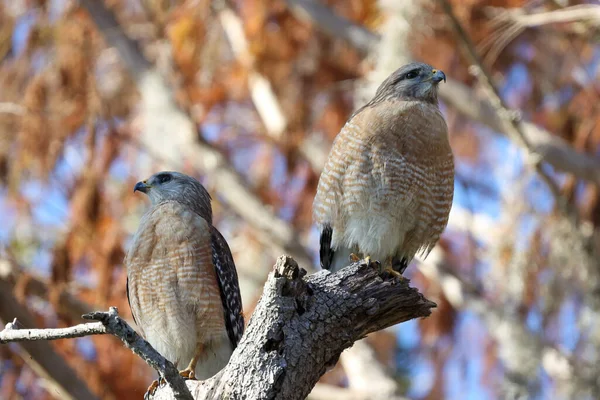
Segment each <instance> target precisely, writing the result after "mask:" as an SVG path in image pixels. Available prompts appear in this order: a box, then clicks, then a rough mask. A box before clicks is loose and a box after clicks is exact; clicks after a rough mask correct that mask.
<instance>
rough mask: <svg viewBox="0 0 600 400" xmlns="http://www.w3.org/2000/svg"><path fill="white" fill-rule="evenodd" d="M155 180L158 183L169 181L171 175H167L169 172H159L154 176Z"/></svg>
mask: <svg viewBox="0 0 600 400" xmlns="http://www.w3.org/2000/svg"><path fill="white" fill-rule="evenodd" d="M156 180H157V181H158V183H165V182H169V181H170V180H171V175H169V174H160V175H157V176H156Z"/></svg>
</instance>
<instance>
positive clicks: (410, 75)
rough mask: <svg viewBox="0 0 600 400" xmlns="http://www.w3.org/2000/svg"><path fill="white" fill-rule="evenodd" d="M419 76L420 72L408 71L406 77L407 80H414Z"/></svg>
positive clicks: (415, 70)
mask: <svg viewBox="0 0 600 400" xmlns="http://www.w3.org/2000/svg"><path fill="white" fill-rule="evenodd" d="M417 76H419V70H417V69H413V70H412V71H408V72H407V73H406V75H404V78H405V79H414V78H416V77H417Z"/></svg>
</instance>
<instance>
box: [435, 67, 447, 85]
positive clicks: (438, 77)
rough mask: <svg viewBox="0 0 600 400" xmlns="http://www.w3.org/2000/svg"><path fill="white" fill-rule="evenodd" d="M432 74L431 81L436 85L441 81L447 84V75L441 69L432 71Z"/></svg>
mask: <svg viewBox="0 0 600 400" xmlns="http://www.w3.org/2000/svg"><path fill="white" fill-rule="evenodd" d="M431 72H432V76H431V80H432V81H434V82H435V83H440V82H441V81H444V82H446V74H445V73H444V71H440V70H439V69H433V70H431Z"/></svg>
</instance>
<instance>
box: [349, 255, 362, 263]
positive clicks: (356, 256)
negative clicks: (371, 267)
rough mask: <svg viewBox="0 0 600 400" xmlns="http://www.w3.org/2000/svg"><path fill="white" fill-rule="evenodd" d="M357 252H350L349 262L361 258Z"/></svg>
mask: <svg viewBox="0 0 600 400" xmlns="http://www.w3.org/2000/svg"><path fill="white" fill-rule="evenodd" d="M359 254H360V253H359ZM359 254H355V253H350V262H352V263H355V262H359V261H360V260H361V259H362V258H361V256H360V255H359Z"/></svg>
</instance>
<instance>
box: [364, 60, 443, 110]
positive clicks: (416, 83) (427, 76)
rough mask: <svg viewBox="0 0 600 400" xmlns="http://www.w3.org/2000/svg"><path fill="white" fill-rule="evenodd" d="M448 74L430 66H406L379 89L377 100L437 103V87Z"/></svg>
mask: <svg viewBox="0 0 600 400" xmlns="http://www.w3.org/2000/svg"><path fill="white" fill-rule="evenodd" d="M441 81H444V82H445V81H446V74H444V72H442V71H440V70H439V69H435V68H433V67H432V66H431V65H429V64H424V63H419V62H414V63H410V64H406V65H404V66H403V67H400V68H399V69H397V70H396V71H395V72H394V73H393V74H391V75H390V76H389V77H388V78H387V79H386V80H385V81H383V83H382V84H381V85H380V86H379V88H378V89H377V94H376V95H375V97H376V98H388V97H398V98H400V99H402V100H423V101H427V102H430V103H437V86H438V83H440V82H441Z"/></svg>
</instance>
